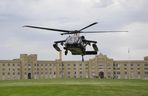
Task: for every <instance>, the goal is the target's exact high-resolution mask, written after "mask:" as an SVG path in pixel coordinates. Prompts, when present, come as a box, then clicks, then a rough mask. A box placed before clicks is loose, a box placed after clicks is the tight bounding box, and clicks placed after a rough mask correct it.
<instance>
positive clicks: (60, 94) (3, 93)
mask: <svg viewBox="0 0 148 96" xmlns="http://www.w3.org/2000/svg"><path fill="white" fill-rule="evenodd" d="M0 96H148V81H146V80H98V79H94V80H90V79H88V80H86V79H76V80H73V79H68V80H67V79H52V80H17V81H0Z"/></svg>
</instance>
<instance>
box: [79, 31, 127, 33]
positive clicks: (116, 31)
mask: <svg viewBox="0 0 148 96" xmlns="http://www.w3.org/2000/svg"><path fill="white" fill-rule="evenodd" d="M111 32H128V31H86V32H85V31H81V32H80V33H111Z"/></svg>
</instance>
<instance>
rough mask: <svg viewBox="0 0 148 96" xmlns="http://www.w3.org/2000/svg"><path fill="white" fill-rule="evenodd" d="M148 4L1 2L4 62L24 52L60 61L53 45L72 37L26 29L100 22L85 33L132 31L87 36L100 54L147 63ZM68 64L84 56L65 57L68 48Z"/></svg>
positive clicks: (116, 0) (127, 0)
mask: <svg viewBox="0 0 148 96" xmlns="http://www.w3.org/2000/svg"><path fill="white" fill-rule="evenodd" d="M147 5H148V0H13V1H12V0H0V59H1V60H2V59H14V58H18V57H19V55H20V54H38V59H45V60H55V59H58V58H59V56H58V52H57V51H56V50H55V49H54V48H53V47H52V45H53V43H54V41H57V40H64V39H66V37H67V36H61V35H60V34H59V33H58V32H55V31H54V32H53V31H46V30H39V29H31V28H24V27H22V26H24V25H34V26H43V27H49V28H58V29H66V30H78V29H81V28H83V27H85V26H87V25H89V24H91V23H93V22H98V24H97V25H94V26H92V27H90V28H88V29H85V31H98V30H99V31H100V30H113V31H116V30H117V31H118V30H123V31H124V30H127V31H128V32H127V33H100V34H81V35H84V36H85V38H86V39H88V40H96V41H97V42H98V43H97V46H98V48H99V52H98V54H99V53H102V54H106V55H107V56H108V57H109V58H113V59H115V60H125V59H133V60H137V59H138V60H142V59H143V57H144V56H148V18H147V17H148V9H147ZM87 49H88V50H91V47H87ZM93 57H94V56H85V57H84V58H85V59H90V58H93ZM63 60H81V56H73V55H71V53H69V54H68V55H67V56H65V55H64V50H63Z"/></svg>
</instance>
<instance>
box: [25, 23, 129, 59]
mask: <svg viewBox="0 0 148 96" xmlns="http://www.w3.org/2000/svg"><path fill="white" fill-rule="evenodd" d="M97 23H98V22H94V23H91V24H89V25H88V26H86V27H83V28H81V29H79V30H72V31H71V30H62V29H54V28H45V27H37V26H30V25H25V26H23V27H29V28H36V29H43V30H50V31H57V32H61V35H69V36H68V37H67V38H66V39H65V40H60V41H55V42H54V44H53V47H54V48H55V50H56V51H58V52H60V51H61V49H60V48H59V47H58V44H61V46H63V49H64V50H65V55H67V54H68V51H70V52H71V53H72V55H81V56H82V61H84V57H83V56H84V55H96V54H97V53H98V51H99V50H98V47H97V45H96V44H97V41H92V40H87V39H85V36H83V35H82V36H80V33H106V32H127V31H83V30H84V29H86V28H88V27H91V26H93V25H95V24H97ZM87 45H90V46H91V47H92V48H93V51H87V50H86V46H87Z"/></svg>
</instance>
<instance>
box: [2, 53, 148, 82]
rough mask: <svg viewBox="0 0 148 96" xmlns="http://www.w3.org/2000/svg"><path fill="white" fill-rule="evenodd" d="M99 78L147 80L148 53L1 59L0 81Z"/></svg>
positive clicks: (34, 55) (33, 55)
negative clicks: (124, 57)
mask: <svg viewBox="0 0 148 96" xmlns="http://www.w3.org/2000/svg"><path fill="white" fill-rule="evenodd" d="M52 78H99V79H103V78H105V79H144V80H146V79H148V56H147V57H144V60H113V59H112V58H108V57H107V56H106V55H103V54H99V55H97V56H95V58H93V59H90V60H88V61H84V62H82V61H62V60H61V59H58V60H55V61H48V60H47V61H45V60H37V55H36V54H31V55H27V54H21V55H20V58H19V59H14V60H0V80H20V79H52Z"/></svg>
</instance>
